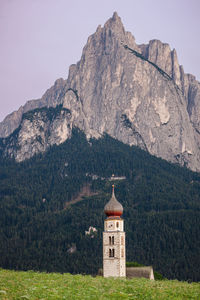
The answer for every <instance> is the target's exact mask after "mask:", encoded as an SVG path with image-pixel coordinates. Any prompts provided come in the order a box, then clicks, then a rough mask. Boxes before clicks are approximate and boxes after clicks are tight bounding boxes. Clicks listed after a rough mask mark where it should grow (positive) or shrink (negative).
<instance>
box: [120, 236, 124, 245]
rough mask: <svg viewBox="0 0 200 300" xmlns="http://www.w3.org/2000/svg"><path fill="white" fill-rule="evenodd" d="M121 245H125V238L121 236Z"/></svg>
mask: <svg viewBox="0 0 200 300" xmlns="http://www.w3.org/2000/svg"><path fill="white" fill-rule="evenodd" d="M121 245H124V237H123V236H121Z"/></svg>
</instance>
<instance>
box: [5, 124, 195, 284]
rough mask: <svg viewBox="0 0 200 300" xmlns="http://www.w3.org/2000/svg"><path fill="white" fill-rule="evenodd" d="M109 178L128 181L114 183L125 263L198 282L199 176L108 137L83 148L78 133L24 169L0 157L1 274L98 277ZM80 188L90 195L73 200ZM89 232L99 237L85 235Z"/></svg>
mask: <svg viewBox="0 0 200 300" xmlns="http://www.w3.org/2000/svg"><path fill="white" fill-rule="evenodd" d="M112 174H115V175H116V176H125V177H126V179H125V180H116V181H115V182H114V183H115V186H116V189H115V194H116V197H117V199H118V200H119V201H120V202H121V203H122V205H123V207H124V214H123V218H124V219H125V231H126V241H127V244H126V249H127V250H126V254H127V260H128V261H137V262H138V263H141V264H145V265H152V266H153V267H154V269H155V270H156V271H158V272H160V273H161V274H163V275H164V276H165V277H167V278H170V279H173V278H177V279H180V280H188V281H199V280H200V274H199V267H200V259H199V253H200V239H199V237H200V226H199V219H200V200H199V199H200V174H198V173H193V172H192V171H190V170H188V169H186V168H181V167H179V166H177V165H174V164H170V163H168V162H166V161H164V160H162V159H159V158H156V157H153V156H151V155H149V154H148V153H147V152H145V151H142V150H141V149H139V148H137V147H130V146H128V145H125V144H123V143H121V142H119V141H117V140H115V139H113V138H111V137H109V136H108V135H105V136H104V137H103V138H101V139H98V140H96V139H91V140H90V141H89V142H88V141H87V140H86V137H85V135H84V133H82V132H81V131H79V130H78V129H74V130H73V135H72V137H71V139H69V140H67V141H66V142H65V143H63V144H61V145H60V146H53V147H51V148H50V149H49V151H47V152H46V153H43V154H38V155H37V156H35V157H33V158H31V159H29V160H26V161H24V162H22V163H16V162H15V161H13V160H10V159H6V158H3V157H2V156H1V158H0V267H2V268H7V269H16V270H30V269H32V270H41V271H48V272H51V271H57V272H70V273H73V274H74V273H83V274H88V273H90V274H96V273H97V272H98V269H99V268H100V267H102V231H103V222H104V219H105V215H104V212H103V208H104V205H105V203H106V202H107V201H108V200H109V198H110V197H111V185H112V184H113V181H111V180H110V177H111V175H112ZM84 187H87V190H89V192H90V193H89V194H88V195H87V196H84V195H83V200H82V201H73V200H74V199H78V198H77V197H78V195H79V193H81V191H82V190H83V188H84ZM79 200H80V198H79ZM90 226H93V227H95V228H96V229H97V232H96V233H92V234H91V235H86V234H85V231H86V230H88V229H89V227H90Z"/></svg>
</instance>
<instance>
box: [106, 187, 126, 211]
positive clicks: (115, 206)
mask: <svg viewBox="0 0 200 300" xmlns="http://www.w3.org/2000/svg"><path fill="white" fill-rule="evenodd" d="M112 188H113V189H112V197H111V199H110V200H109V201H108V203H107V204H106V205H105V207H104V212H105V214H106V215H107V216H108V217H120V216H121V215H122V213H123V206H122V205H121V203H119V201H117V199H116V197H115V191H114V185H113V186H112Z"/></svg>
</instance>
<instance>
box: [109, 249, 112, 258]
mask: <svg viewBox="0 0 200 300" xmlns="http://www.w3.org/2000/svg"><path fill="white" fill-rule="evenodd" d="M109 257H112V249H109Z"/></svg>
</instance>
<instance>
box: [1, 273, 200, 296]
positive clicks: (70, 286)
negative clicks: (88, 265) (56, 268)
mask: <svg viewBox="0 0 200 300" xmlns="http://www.w3.org/2000/svg"><path fill="white" fill-rule="evenodd" d="M0 299H70V300H71V299H95V300H96V299H147V300H150V299H173V300H174V299H200V283H191V284H190V283H187V282H180V281H175V280H164V281H150V280H147V279H131V280H126V279H113V278H109V279H106V278H102V277H91V276H82V275H71V274H59V273H39V272H33V271H28V272H16V271H7V270H2V269H0Z"/></svg>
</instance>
